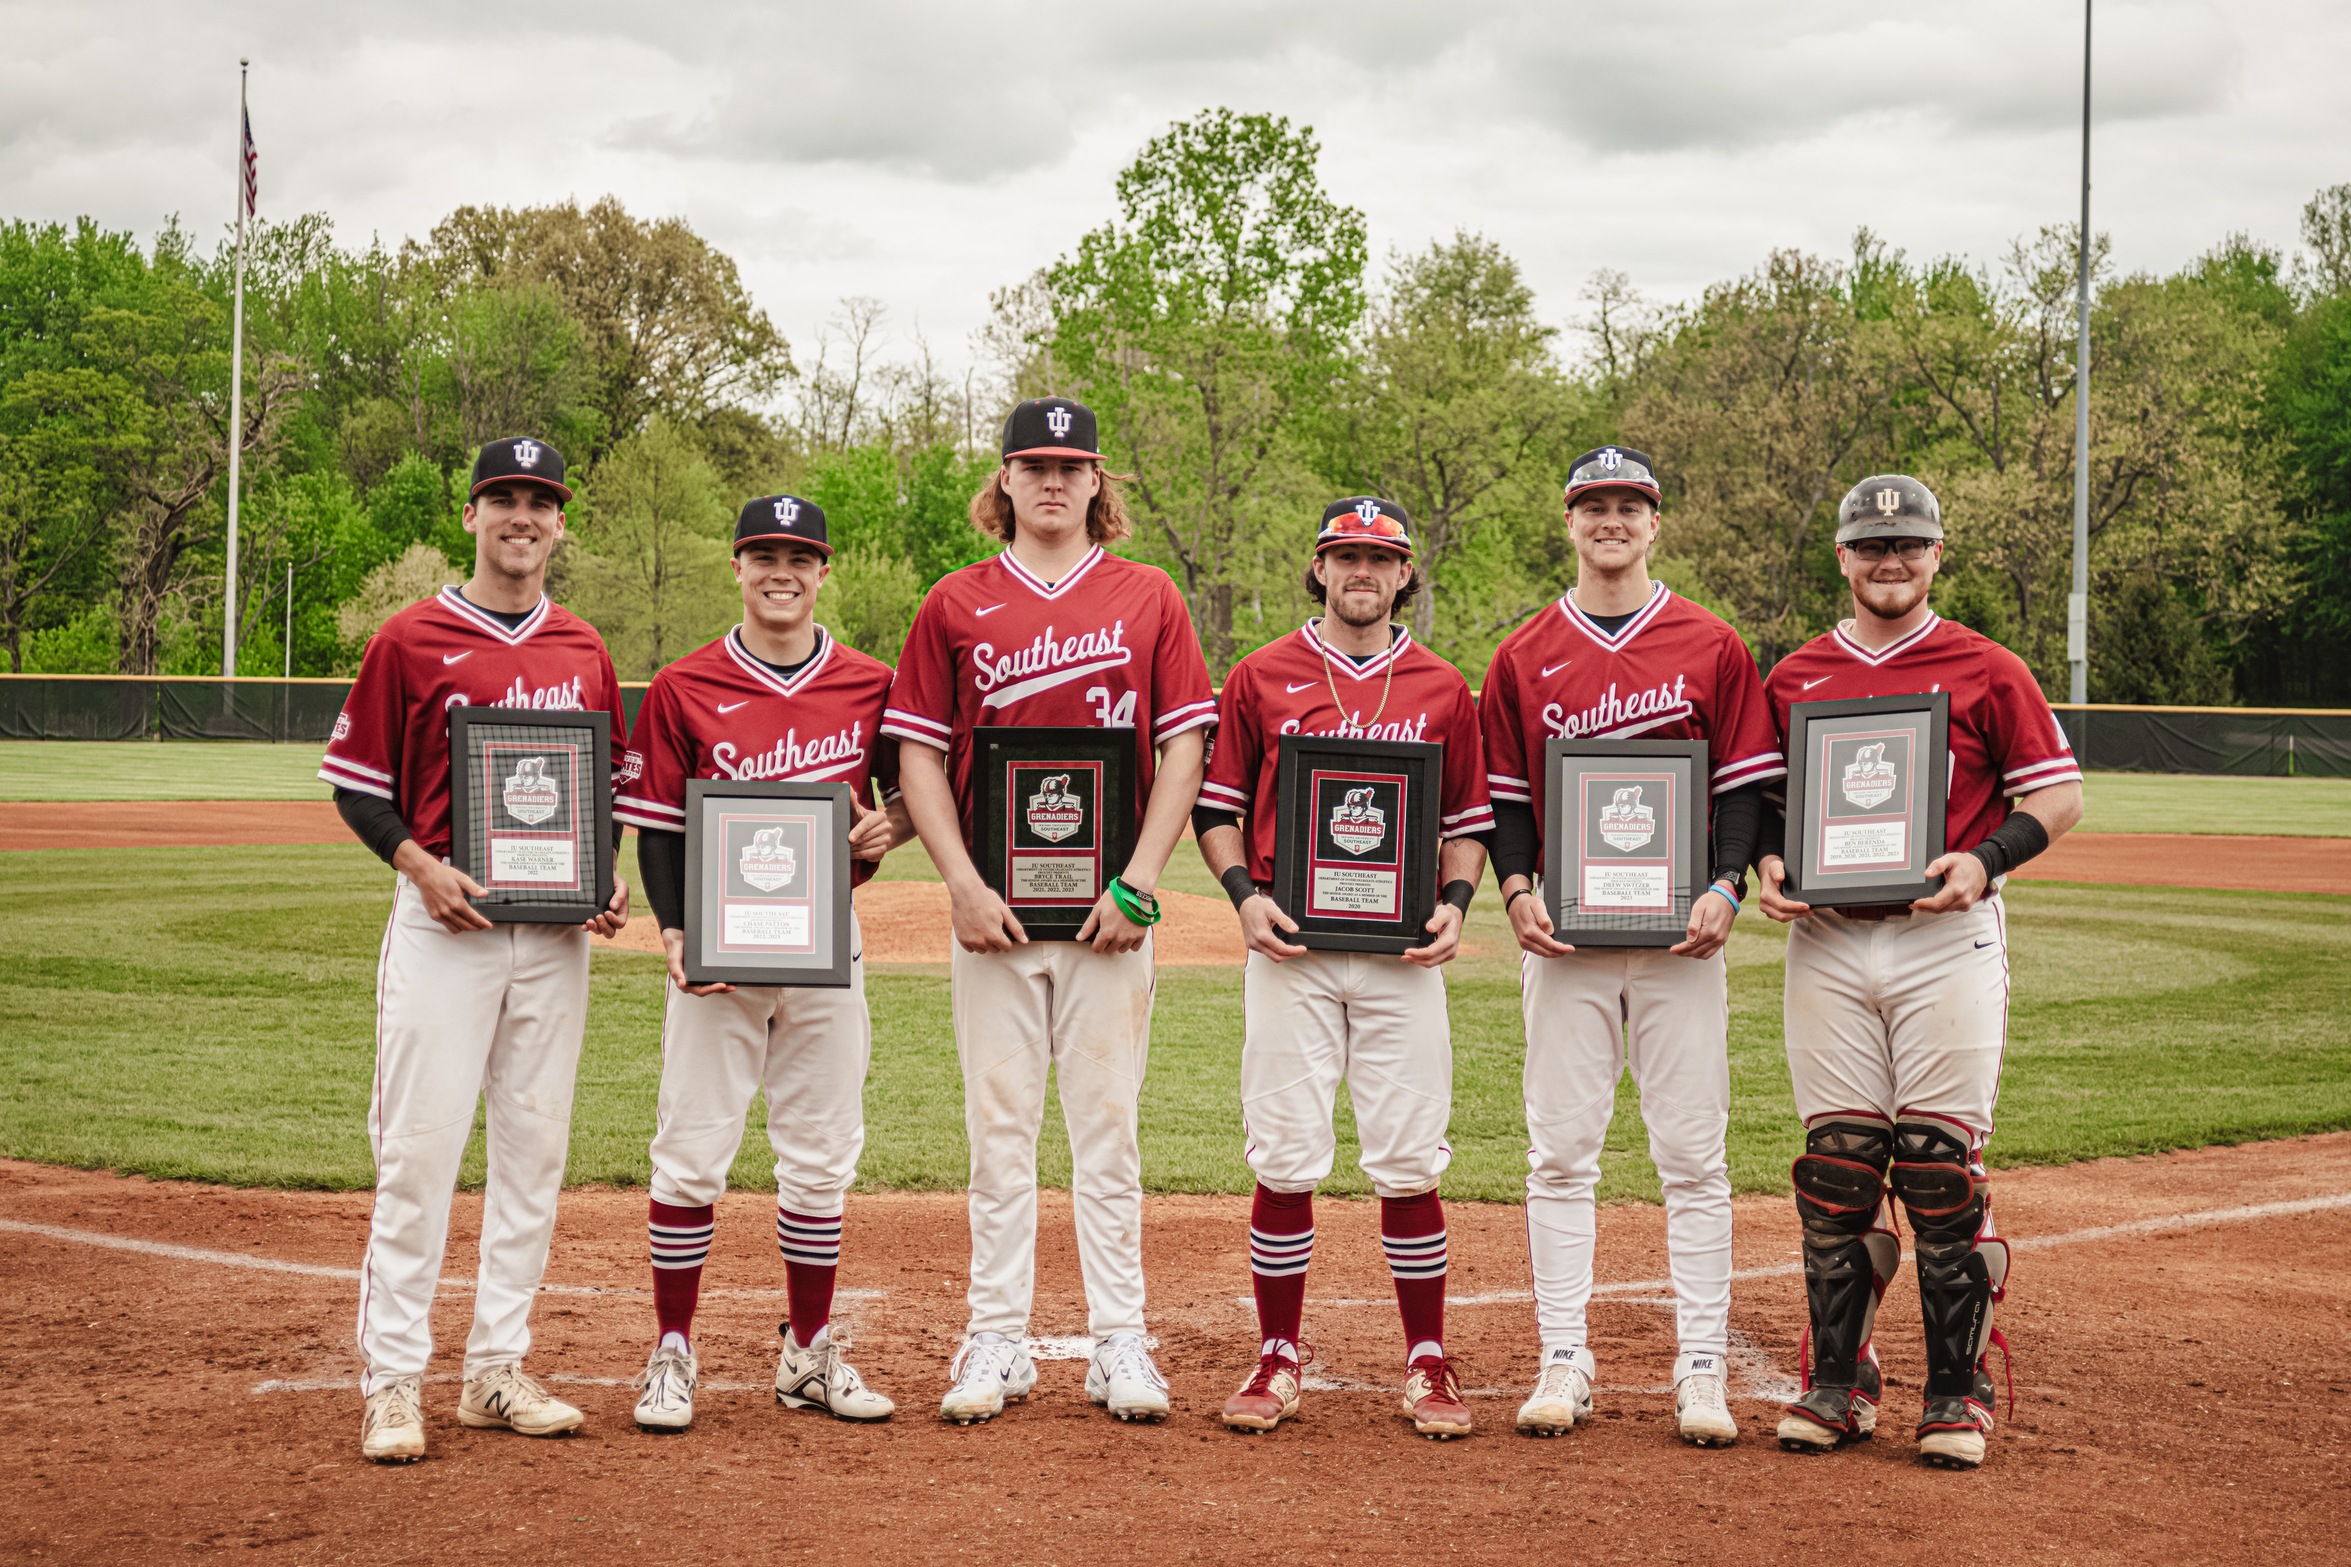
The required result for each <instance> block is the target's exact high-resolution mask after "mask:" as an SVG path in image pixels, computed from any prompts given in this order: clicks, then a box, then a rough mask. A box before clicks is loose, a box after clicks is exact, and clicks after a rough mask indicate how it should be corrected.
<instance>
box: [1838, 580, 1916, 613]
mask: <svg viewBox="0 0 2351 1567" xmlns="http://www.w3.org/2000/svg"><path fill="white" fill-rule="evenodd" d="M1934 581H1935V579H1934V578H1933V577H1931V576H1929V577H1909V578H1905V579H1904V580H1903V581H1900V582H1875V581H1869V582H1859V583H1855V584H1854V587H1853V598H1854V602H1856V603H1857V604H1859V605H1860V606H1861V607H1862V608H1863V609H1865V610H1867V611H1869V613H1871V614H1872V615H1875V616H1877V617H1878V618H1879V619H1881V620H1900V619H1901V618H1902V617H1903V616H1904V615H1907V614H1909V613H1910V612H1911V611H1912V610H1914V609H1916V608H1918V606H1919V605H1920V604H1922V603H1924V602H1925V601H1926V596H1927V589H1929V588H1930V587H1932V586H1934Z"/></svg>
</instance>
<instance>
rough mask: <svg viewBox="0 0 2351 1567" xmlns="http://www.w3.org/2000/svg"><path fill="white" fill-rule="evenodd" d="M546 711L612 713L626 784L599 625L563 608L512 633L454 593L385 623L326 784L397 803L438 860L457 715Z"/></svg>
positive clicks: (354, 690)
mask: <svg viewBox="0 0 2351 1567" xmlns="http://www.w3.org/2000/svg"><path fill="white" fill-rule="evenodd" d="M468 705H471V706H474V707H541V708H557V709H562V710H566V711H572V712H590V711H595V710H598V709H601V710H602V711H604V712H607V713H610V714H611V715H612V765H613V767H614V769H615V776H616V777H617V775H618V769H619V767H620V764H621V756H622V753H623V752H624V751H626V750H627V748H628V719H627V718H626V717H625V716H624V715H623V713H622V710H621V705H620V682H619V680H617V679H615V678H614V676H613V673H612V655H611V654H610V653H608V652H606V651H605V650H604V639H603V638H602V637H600V636H598V635H596V628H595V627H593V626H591V625H589V624H588V623H587V622H586V621H584V620H582V619H580V617H579V616H577V615H575V614H573V613H572V612H571V611H569V610H567V609H564V608H561V607H560V606H558V605H556V604H555V603H554V602H553V601H551V600H548V599H544V598H542V599H540V600H539V607H538V608H537V609H534V610H532V611H531V612H530V614H529V615H528V616H526V617H524V619H523V621H522V623H521V624H520V625H518V626H516V627H515V628H514V629H513V630H512V631H509V630H507V629H506V626H505V624H504V623H503V622H502V621H500V620H499V619H498V618H497V617H496V616H494V615H491V614H488V613H486V612H485V611H483V610H481V609H479V608H477V607H476V606H475V605H473V604H472V603H470V602H468V601H467V599H466V597H465V595H464V594H462V593H460V592H458V591H457V589H456V588H454V587H447V588H443V589H442V590H441V591H440V592H439V593H438V594H436V595H435V596H434V597H432V598H429V599H424V600H422V601H420V602H418V603H415V604H411V605H409V606H408V607H407V608H406V609H404V610H402V611H400V613H399V614H397V615H394V616H393V617H392V618H391V619H390V620H387V621H385V622H384V627H383V629H382V630H381V631H378V632H377V633H376V634H375V635H374V636H372V637H370V638H369V639H368V642H367V651H366V652H365V653H363V654H361V655H360V660H359V678H358V679H357V680H356V681H354V682H352V686H351V694H350V695H349V696H347V697H345V698H344V699H343V710H342V711H341V712H340V713H337V714H336V715H335V729H334V735H333V738H331V739H329V740H328V741H327V751H326V757H325V759H324V760H322V761H321V762H320V763H319V768H318V776H319V777H321V778H324V779H325V780H326V781H327V782H328V783H331V784H333V785H335V786H336V787H337V788H341V789H356V790H358V791H359V792H360V793H361V794H372V795H376V796H379V797H380V798H383V799H386V800H389V801H391V802H392V803H393V805H395V806H396V807H398V809H399V811H400V819H401V820H402V821H404V822H406V823H407V824H408V830H409V832H410V833H411V834H413V835H414V836H415V838H416V841H417V843H418V844H419V845H420V846H422V847H423V849H424V851H425V852H426V853H427V854H435V855H445V854H447V853H448V852H449V720H448V718H447V716H446V715H447V714H448V712H449V709H451V708H453V707H464V706H468Z"/></svg>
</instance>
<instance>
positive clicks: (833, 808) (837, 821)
mask: <svg viewBox="0 0 2351 1567" xmlns="http://www.w3.org/2000/svg"><path fill="white" fill-rule="evenodd" d="M853 814H854V813H853V812H852V811H851V810H850V807H849V786H848V785H847V784H842V783H759V782H737V781H735V780H733V779H724V778H719V779H713V778H697V779H694V780H693V781H692V782H690V783H688V784H687V785H686V950H685V962H684V968H685V971H686V980H687V982H688V983H690V984H695V985H803V986H828V985H829V986H832V987H834V988H836V989H838V988H841V987H844V986H846V985H847V984H848V983H849V960H850V958H851V957H853V956H854V954H853V953H852V952H851V951H850V947H851V935H850V924H849V882H850V870H851V866H850V863H849V826H850V818H851V816H852V815H853Z"/></svg>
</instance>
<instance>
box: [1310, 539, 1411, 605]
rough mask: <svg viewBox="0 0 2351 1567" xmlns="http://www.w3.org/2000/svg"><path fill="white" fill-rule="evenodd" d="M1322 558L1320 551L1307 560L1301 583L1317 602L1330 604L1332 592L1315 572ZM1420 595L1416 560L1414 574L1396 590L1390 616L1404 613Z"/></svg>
mask: <svg viewBox="0 0 2351 1567" xmlns="http://www.w3.org/2000/svg"><path fill="white" fill-rule="evenodd" d="M1320 559H1322V556H1321V555H1320V554H1319V553H1318V554H1316V555H1315V556H1314V557H1313V559H1310V560H1308V561H1307V563H1306V574H1305V576H1304V577H1302V578H1301V579H1300V584H1299V585H1300V586H1302V587H1304V588H1305V589H1306V596H1307V597H1308V598H1310V599H1312V600H1314V602H1316V603H1317V604H1328V603H1329V602H1330V594H1329V592H1328V591H1327V590H1326V589H1325V588H1324V587H1323V585H1322V578H1320V577H1318V576H1316V575H1315V574H1314V562H1315V561H1317V560H1320ZM1419 595H1420V562H1418V561H1414V562H1413V563H1412V575H1411V576H1409V577H1406V578H1405V579H1404V586H1402V587H1400V588H1398V589H1397V590H1396V602H1395V603H1393V604H1390V605H1389V606H1388V614H1389V616H1390V618H1394V617H1396V616H1399V615H1402V614H1403V613H1404V612H1405V611H1406V610H1408V609H1410V608H1411V607H1412V601H1413V600H1414V599H1415V598H1417V597H1419Z"/></svg>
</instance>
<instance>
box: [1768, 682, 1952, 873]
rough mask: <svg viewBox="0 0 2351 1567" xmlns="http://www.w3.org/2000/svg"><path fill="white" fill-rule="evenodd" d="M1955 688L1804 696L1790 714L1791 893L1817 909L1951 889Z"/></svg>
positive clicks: (1789, 826) (1789, 838) (1789, 851)
mask: <svg viewBox="0 0 2351 1567" xmlns="http://www.w3.org/2000/svg"><path fill="white" fill-rule="evenodd" d="M1950 755H1951V694H1950V693H1949V692H1947V691H1926V692H1920V693H1918V694H1916V695H1913V696H1873V697H1861V698H1858V699H1855V700H1851V701H1844V702H1798V703H1797V704H1796V705H1795V706H1794V707H1793V708H1791V709H1790V710H1789V712H1788V833H1787V853H1786V858H1787V862H1788V878H1787V881H1786V883H1785V885H1784V887H1783V889H1782V890H1783V892H1784V894H1785V896H1787V897H1789V898H1792V899H1794V900H1795V901H1796V902H1798V903H1809V904H1811V905H1812V906H1813V907H1814V908H1827V909H1834V908H1849V907H1853V906H1855V905H1858V904H1867V903H1908V902H1910V901H1911V900H1912V899H1914V898H1929V897H1932V896H1934V895H1935V894H1936V893H1938V892H1940V891H1942V890H1943V878H1942V877H1940V876H1932V877H1930V876H1928V875H1927V873H1926V868H1927V867H1928V866H1929V865H1931V864H1933V863H1934V862H1935V861H1936V860H1937V859H1940V858H1941V857H1942V854H1943V835H1944V811H1945V808H1946V806H1947V804H1948V801H1947V799H1946V791H1947V790H1948V789H1949V787H1950V781H1951V779H1950V765H1951V764H1950Z"/></svg>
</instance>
